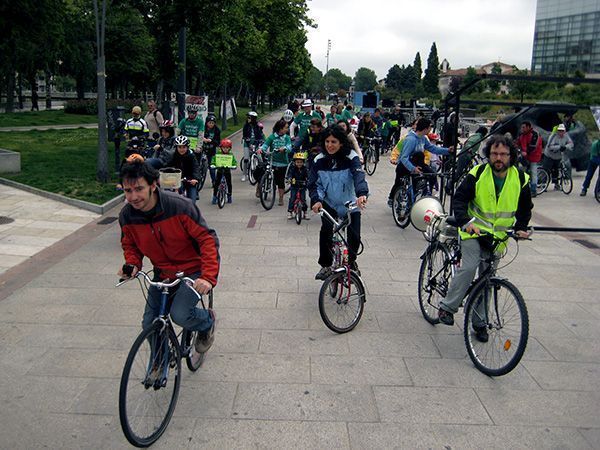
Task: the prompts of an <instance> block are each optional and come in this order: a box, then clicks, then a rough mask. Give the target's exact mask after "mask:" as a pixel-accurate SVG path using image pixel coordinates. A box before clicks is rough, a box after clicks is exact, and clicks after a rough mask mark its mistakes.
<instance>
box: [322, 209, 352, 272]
mask: <svg viewBox="0 0 600 450" xmlns="http://www.w3.org/2000/svg"><path fill="white" fill-rule="evenodd" d="M323 208H324V209H325V210H326V211H327V212H328V213H329V214H331V215H332V216H333V217H334V218H336V219H337V218H338V215H337V213H336V212H335V209H333V208H331V207H330V206H329V205H328V204H326V203H323ZM346 231H347V232H346V236H347V241H348V261H349V262H350V263H353V262H355V261H356V254H357V253H358V249H359V247H360V212H359V211H355V212H353V213H352V214H350V225H348V228H347V229H346ZM332 243H333V224H332V223H331V222H330V221H329V220H328V219H327V218H326V217H321V231H320V232H319V265H320V266H321V267H329V266H331V265H332V264H333V254H332V253H331V246H332Z"/></svg>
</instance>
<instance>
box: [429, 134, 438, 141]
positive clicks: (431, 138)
mask: <svg viewBox="0 0 600 450" xmlns="http://www.w3.org/2000/svg"><path fill="white" fill-rule="evenodd" d="M427 137H428V138H429V140H430V141H432V142H435V141H438V140H439V139H440V135H439V134H435V133H429V134H428V135H427Z"/></svg>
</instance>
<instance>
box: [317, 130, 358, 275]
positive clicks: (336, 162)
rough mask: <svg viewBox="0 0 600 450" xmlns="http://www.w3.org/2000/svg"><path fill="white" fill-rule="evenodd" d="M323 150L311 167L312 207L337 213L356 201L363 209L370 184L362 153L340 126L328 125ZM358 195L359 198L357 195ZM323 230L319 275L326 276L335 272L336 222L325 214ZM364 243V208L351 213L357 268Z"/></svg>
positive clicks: (350, 240)
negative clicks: (333, 243)
mask: <svg viewBox="0 0 600 450" xmlns="http://www.w3.org/2000/svg"><path fill="white" fill-rule="evenodd" d="M322 140H323V145H322V146H323V151H322V152H321V153H320V154H319V155H318V156H317V157H316V158H315V160H314V161H313V164H312V166H311V168H310V174H309V178H308V191H309V193H310V201H311V207H312V210H313V211H314V212H315V213H318V212H319V210H320V209H321V208H323V209H325V210H326V211H327V212H329V214H331V215H332V216H333V217H334V218H335V217H342V216H344V215H345V214H346V205H345V204H346V202H348V201H356V203H357V205H358V207H359V208H360V209H363V208H364V207H365V206H366V204H367V196H368V195H369V185H368V184H367V181H366V180H365V172H364V171H363V169H362V164H361V162H360V160H359V158H358V155H357V154H356V152H355V151H354V150H352V146H351V144H350V142H349V141H348V137H347V135H346V132H345V131H344V130H343V129H342V128H341V127H340V126H339V125H336V126H333V127H329V128H326V129H325V130H324V131H323V134H322ZM357 197H358V198H357ZM321 220H322V224H321V231H320V234H319V265H320V266H321V270H319V273H317V275H316V276H315V279H317V280H324V279H325V278H327V277H328V276H329V275H330V273H331V265H332V263H333V255H332V254H331V245H332V239H333V225H332V224H331V222H329V221H328V220H327V218H325V217H323V218H322V219H321ZM359 247H360V211H354V212H353V213H352V214H350V225H349V226H348V250H349V255H348V260H349V262H350V265H351V266H352V267H353V268H354V269H355V270H356V269H357V267H356V256H357V254H358V249H359Z"/></svg>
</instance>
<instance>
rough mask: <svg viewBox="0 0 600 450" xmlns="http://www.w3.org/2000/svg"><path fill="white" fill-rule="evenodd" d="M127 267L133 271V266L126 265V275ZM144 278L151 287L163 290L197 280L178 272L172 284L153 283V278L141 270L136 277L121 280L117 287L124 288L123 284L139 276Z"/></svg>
mask: <svg viewBox="0 0 600 450" xmlns="http://www.w3.org/2000/svg"><path fill="white" fill-rule="evenodd" d="M126 267H130V268H131V270H133V266H127V264H125V265H124V266H123V272H124V273H125V274H127V272H126V270H125V268H126ZM131 270H130V271H129V273H131ZM140 275H141V276H142V277H143V278H144V279H145V280H146V282H147V283H148V284H149V285H150V286H155V287H157V288H158V289H163V288H172V287H174V286H177V285H178V284H179V283H181V282H182V281H184V282H186V283H190V284H194V282H195V280H192V279H191V278H190V277H184V276H183V272H178V273H177V274H176V276H177V278H176V279H175V280H173V281H171V282H170V283H165V282H164V281H152V278H150V277H149V276H148V273H146V272H144V271H143V270H139V271H138V272H137V273H136V274H135V276H133V277H129V278H120V279H119V282H118V283H117V284H116V285H115V287H119V286H122V285H123V284H125V283H127V282H128V281H131V280H133V279H135V278H138V277H139V276H140Z"/></svg>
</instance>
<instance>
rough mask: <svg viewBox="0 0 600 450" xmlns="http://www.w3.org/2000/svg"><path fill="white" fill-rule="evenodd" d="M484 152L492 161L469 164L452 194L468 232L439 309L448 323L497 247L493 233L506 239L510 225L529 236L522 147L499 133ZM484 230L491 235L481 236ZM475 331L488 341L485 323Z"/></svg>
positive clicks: (528, 199) (528, 195)
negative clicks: (520, 157)
mask: <svg viewBox="0 0 600 450" xmlns="http://www.w3.org/2000/svg"><path fill="white" fill-rule="evenodd" d="M483 152H484V155H485V157H486V158H487V159H488V161H489V162H487V163H485V164H480V165H478V166H476V167H474V168H473V169H471V170H470V171H469V174H468V175H467V177H466V178H465V180H464V181H463V182H462V183H461V185H460V186H459V187H458V189H457V190H456V194H455V195H454V214H455V217H456V221H457V223H458V225H459V226H464V225H465V224H468V225H466V227H465V229H464V231H463V230H460V231H459V233H460V237H461V244H460V246H461V254H462V258H461V263H460V267H459V268H458V270H457V272H456V275H455V276H454V278H453V279H452V281H451V282H450V286H449V288H448V294H447V295H446V298H445V299H443V300H442V301H441V302H440V309H439V311H438V315H439V319H440V322H442V323H443V324H446V325H453V324H454V314H455V313H456V312H457V311H458V307H459V306H460V302H461V301H462V300H463V298H464V296H465V294H466V292H467V289H468V288H469V285H470V284H471V282H472V281H473V277H474V276H475V271H476V269H477V267H478V266H479V265H480V262H481V258H482V257H484V258H487V257H488V256H489V255H490V252H491V251H493V247H492V241H493V238H496V239H504V238H505V237H506V230H508V229H510V228H514V229H515V230H516V234H517V236H518V237H521V238H526V237H527V236H528V233H527V225H528V223H529V220H530V219H531V209H532V208H533V204H532V203H531V189H530V187H529V175H527V174H526V173H523V172H521V171H520V170H519V169H517V167H516V163H517V158H518V151H517V149H516V147H515V145H514V144H513V142H512V140H511V139H510V138H508V137H506V136H504V135H500V134H495V135H493V136H492V137H490V138H489V139H488V140H487V142H486V144H485V147H484V150H483ZM471 220H472V221H471ZM482 232H485V233H487V234H485V235H483V236H482V235H481V233H482ZM492 236H493V238H492ZM482 306H483V305H482ZM482 313H483V312H482ZM482 315H483V314H482ZM473 331H475V336H476V338H477V339H478V340H479V341H481V342H487V340H488V332H487V329H486V327H485V326H482V327H475V329H474V330H473Z"/></svg>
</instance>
